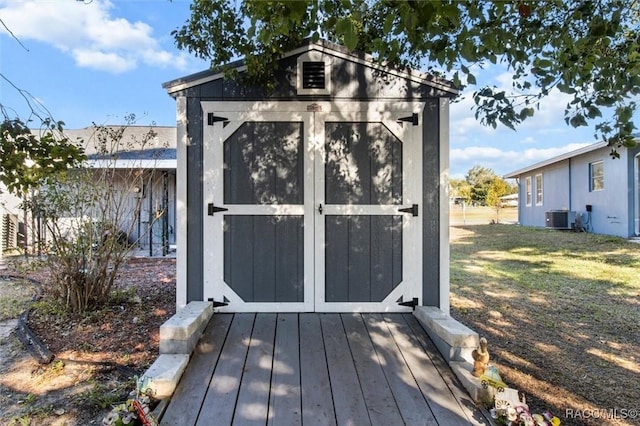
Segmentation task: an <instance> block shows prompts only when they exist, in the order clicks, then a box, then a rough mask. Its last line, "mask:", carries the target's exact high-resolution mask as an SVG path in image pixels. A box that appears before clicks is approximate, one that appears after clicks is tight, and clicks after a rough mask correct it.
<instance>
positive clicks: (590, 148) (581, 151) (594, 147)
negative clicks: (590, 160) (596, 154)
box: [504, 142, 607, 179]
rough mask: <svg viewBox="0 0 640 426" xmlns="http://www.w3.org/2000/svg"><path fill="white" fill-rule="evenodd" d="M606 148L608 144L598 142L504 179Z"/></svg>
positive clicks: (529, 167) (526, 168) (539, 163)
mask: <svg viewBox="0 0 640 426" xmlns="http://www.w3.org/2000/svg"><path fill="white" fill-rule="evenodd" d="M606 146H607V143H606V142H597V143H594V144H591V145H588V146H585V147H582V148H579V149H576V150H574V151H571V152H567V153H565V154H561V155H558V156H556V157H553V158H549V159H548V160H544V161H540V162H538V163H535V164H532V165H530V166H527V167H524V168H522V169H519V170H516V171H513V172H511V173H507V174H506V175H504V178H505V179H513V178H517V177H518V176H520V175H523V174H525V173H528V172H531V171H533V170H537V169H540V168H542V167H546V166H549V165H551V164H554V163H558V162H560V161H563V160H567V159H569V158H573V157H577V156H578V155H582V154H586V153H589V152H591V151H595V150H597V149H600V148H604V147H606Z"/></svg>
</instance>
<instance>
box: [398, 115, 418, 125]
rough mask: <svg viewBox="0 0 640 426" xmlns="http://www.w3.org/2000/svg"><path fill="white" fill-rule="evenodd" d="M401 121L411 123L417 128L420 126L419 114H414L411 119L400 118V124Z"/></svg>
mask: <svg viewBox="0 0 640 426" xmlns="http://www.w3.org/2000/svg"><path fill="white" fill-rule="evenodd" d="M400 121H406V122H407V123H411V124H413V125H414V126H417V125H418V114H417V113H415V112H414V113H413V114H411V115H410V116H409V117H402V118H398V122H400Z"/></svg>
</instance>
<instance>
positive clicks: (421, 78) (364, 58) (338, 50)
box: [162, 40, 460, 97]
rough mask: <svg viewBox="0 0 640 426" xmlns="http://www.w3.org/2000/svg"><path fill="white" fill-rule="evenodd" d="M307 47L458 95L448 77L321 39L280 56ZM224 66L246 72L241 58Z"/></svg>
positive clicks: (190, 82) (199, 77) (204, 78)
mask: <svg viewBox="0 0 640 426" xmlns="http://www.w3.org/2000/svg"><path fill="white" fill-rule="evenodd" d="M310 50H321V51H329V52H331V54H333V55H334V56H337V57H342V58H343V59H348V60H351V61H354V62H357V63H360V64H362V65H366V66H369V67H372V68H374V69H376V70H379V71H385V72H388V73H390V74H394V75H396V76H398V77H401V78H405V79H407V80H411V81H414V82H416V83H420V84H426V85H429V86H432V87H434V88H436V89H439V90H442V91H444V92H447V93H450V94H451V96H452V97H455V96H458V95H459V94H460V91H459V90H458V89H456V88H454V87H453V84H452V83H451V82H449V81H447V80H443V79H440V78H437V77H435V76H432V75H429V74H424V73H422V72H419V71H415V70H408V71H405V70H398V69H395V68H391V67H389V66H388V65H386V64H385V63H379V62H376V61H375V59H374V58H373V57H372V56H370V55H363V54H360V55H358V54H354V53H352V52H350V51H349V50H347V48H346V47H344V46H340V45H337V44H334V43H330V42H328V41H324V40H322V41H320V42H317V43H313V42H309V43H308V44H304V45H302V46H300V47H299V48H297V49H293V50H291V51H290V52H288V53H286V54H285V55H283V57H282V59H285V58H289V57H291V56H296V55H298V54H300V53H303V52H305V51H310ZM225 68H226V69H235V70H236V71H238V72H243V71H246V69H247V67H246V65H245V61H244V60H238V61H234V62H232V63H229V64H227V65H226V66H225ZM223 77H224V73H223V72H221V71H218V72H215V71H212V70H206V71H200V72H197V73H194V74H190V75H187V76H185V77H181V78H177V79H174V80H170V81H167V82H165V83H163V84H162V87H163V89H165V90H166V91H167V93H168V94H169V95H171V94H173V93H176V92H180V91H182V90H186V89H189V88H191V87H194V86H198V85H200V84H204V83H207V82H209V81H213V80H218V79H220V78H223Z"/></svg>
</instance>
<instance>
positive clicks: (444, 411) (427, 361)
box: [385, 315, 469, 426]
mask: <svg viewBox="0 0 640 426" xmlns="http://www.w3.org/2000/svg"><path fill="white" fill-rule="evenodd" d="M385 321H386V322H387V325H388V327H389V330H390V332H391V334H392V335H393V339H394V340H395V341H396V344H397V345H398V348H400V352H401V353H402V356H403V358H404V359H405V361H406V363H407V366H408V367H409V369H410V370H411V374H413V377H414V378H415V380H416V383H418V386H419V387H420V390H422V394H423V395H425V396H426V398H427V402H428V403H429V407H430V408H431V412H432V413H433V415H434V416H435V418H436V420H437V421H438V423H443V424H446V425H451V426H455V425H468V424H469V421H468V419H467V418H466V415H465V414H464V413H462V410H461V407H460V405H459V404H458V401H457V400H456V399H455V398H452V397H451V391H450V389H449V387H448V386H447V384H446V382H445V381H444V380H443V378H442V376H441V375H440V373H439V371H438V369H437V368H436V367H435V366H434V365H433V363H432V362H431V358H430V357H429V355H428V354H427V353H426V352H424V351H421V350H416V349H418V348H421V346H420V342H419V341H418V339H417V337H416V336H415V335H414V333H413V330H412V329H411V328H410V327H409V326H408V325H407V323H406V322H404V321H402V320H401V319H399V318H398V317H396V316H391V315H387V316H385Z"/></svg>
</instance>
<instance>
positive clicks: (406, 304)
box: [398, 297, 418, 311]
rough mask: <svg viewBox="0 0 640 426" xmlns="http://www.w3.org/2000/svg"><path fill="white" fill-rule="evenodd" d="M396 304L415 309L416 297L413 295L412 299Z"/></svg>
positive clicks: (416, 304)
mask: <svg viewBox="0 0 640 426" xmlns="http://www.w3.org/2000/svg"><path fill="white" fill-rule="evenodd" d="M398 305H400V306H407V307H410V308H411V309H412V310H414V311H415V310H416V306H418V298H417V297H414V298H413V299H411V300H409V301H408V302H398Z"/></svg>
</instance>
